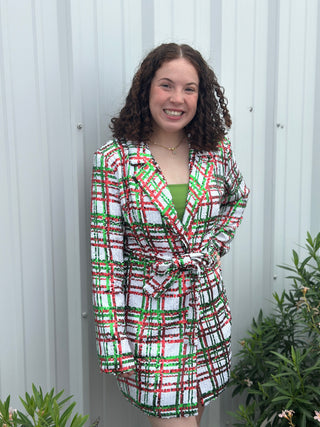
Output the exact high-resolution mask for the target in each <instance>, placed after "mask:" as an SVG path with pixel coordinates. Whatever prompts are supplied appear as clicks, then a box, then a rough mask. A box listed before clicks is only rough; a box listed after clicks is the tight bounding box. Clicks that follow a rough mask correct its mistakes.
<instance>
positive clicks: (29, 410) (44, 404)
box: [0, 384, 98, 427]
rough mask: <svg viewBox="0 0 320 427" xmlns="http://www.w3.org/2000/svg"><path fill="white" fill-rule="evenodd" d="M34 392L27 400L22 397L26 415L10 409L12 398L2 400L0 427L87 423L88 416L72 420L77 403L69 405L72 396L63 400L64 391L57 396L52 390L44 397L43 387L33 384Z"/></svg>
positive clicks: (76, 426) (77, 416)
mask: <svg viewBox="0 0 320 427" xmlns="http://www.w3.org/2000/svg"><path fill="white" fill-rule="evenodd" d="M32 391H33V394H32V395H31V396H30V395H29V394H28V393H26V394H25V399H22V398H21V397H20V400H21V403H22V404H23V406H24V409H25V411H26V412H25V413H24V412H21V411H19V410H15V409H12V408H10V396H8V398H7V399H6V400H5V401H4V402H3V401H1V400H0V427H16V426H23V427H55V426H57V427H65V426H67V425H68V426H70V427H82V426H83V425H84V424H85V423H86V421H87V419H88V415H85V416H82V415H79V414H77V413H76V414H75V415H74V416H73V418H72V419H71V417H72V411H73V409H74V407H75V405H76V403H75V402H73V403H71V404H70V403H69V400H70V399H71V396H69V397H67V398H65V399H62V395H63V390H62V391H60V392H59V393H58V394H56V395H55V394H54V389H52V390H51V391H50V392H49V393H46V394H45V395H44V394H43V392H42V389H41V387H39V389H37V388H36V387H35V386H34V384H32ZM67 403H68V406H67V407H66V408H65V405H66V404H67ZM97 424H98V423H97V422H95V423H94V424H93V425H97ZM93 425H92V426H91V427H93Z"/></svg>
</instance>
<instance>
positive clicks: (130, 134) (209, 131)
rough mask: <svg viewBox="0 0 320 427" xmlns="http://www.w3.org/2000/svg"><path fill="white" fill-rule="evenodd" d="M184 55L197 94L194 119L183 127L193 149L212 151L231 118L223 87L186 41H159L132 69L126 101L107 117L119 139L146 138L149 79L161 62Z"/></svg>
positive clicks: (148, 133) (149, 121)
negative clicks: (194, 77) (196, 83)
mask: <svg viewBox="0 0 320 427" xmlns="http://www.w3.org/2000/svg"><path fill="white" fill-rule="evenodd" d="M178 58H185V59H186V60H188V61H189V62H190V63H191V64H192V65H193V66H194V67H195V69H196V71H197V73H198V76H199V96H198V104H197V111H196V114H195V116H194V118H193V119H192V120H191V122H190V123H188V125H187V126H186V127H185V132H186V134H187V135H188V140H189V142H190V145H191V146H192V147H193V148H195V149H197V150H216V148H217V145H218V142H219V141H221V140H222V139H224V138H225V136H226V134H227V131H228V129H229V128H230V126H231V123H232V122H231V117H230V114H229V111H228V108H227V103H228V102H227V100H226V98H225V97H224V89H223V88H222V87H221V86H220V85H219V83H218V81H217V78H216V75H215V74H214V72H213V70H212V69H211V68H210V67H209V65H208V64H207V63H206V61H205V60H204V59H203V58H202V56H201V54H200V52H198V51H197V50H195V49H193V48H192V47H190V46H189V45H187V44H181V45H178V44H176V43H168V44H161V45H160V46H158V47H156V48H155V49H153V50H152V51H151V52H150V53H149V54H148V55H147V56H146V57H145V59H144V60H143V61H142V63H141V65H140V68H139V69H138V71H137V72H136V74H135V76H134V78H133V81H132V85H131V88H130V90H129V93H128V96H127V98H126V103H125V105H124V107H123V108H122V110H121V111H120V113H119V115H118V117H113V118H112V119H111V124H110V129H111V130H112V134H113V136H114V137H115V138H117V139H118V140H119V141H120V142H121V141H122V142H124V141H126V140H131V141H134V142H139V141H148V140H149V138H150V137H151V135H152V132H153V128H152V123H153V121H152V116H151V113H150V109H149V93H150V86H151V81H152V79H153V77H154V75H155V73H156V71H157V70H158V69H159V68H160V67H161V65H162V64H163V63H164V62H168V61H171V60H173V59H178Z"/></svg>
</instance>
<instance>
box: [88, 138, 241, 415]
mask: <svg viewBox="0 0 320 427" xmlns="http://www.w3.org/2000/svg"><path fill="white" fill-rule="evenodd" d="M189 166H190V176H189V191H188V195H187V202H186V208H185V212H184V216H183V220H182V221H180V220H179V219H178V216H177V212H176V210H175V207H174V205H173V203H172V197H171V194H170V191H169V189H168V186H167V184H166V181H165V178H164V177H163V175H162V173H161V171H160V169H159V166H158V165H157V163H156V162H155V160H154V159H153V157H152V155H151V152H150V151H149V149H148V147H147V146H146V145H145V144H143V143H141V144H134V143H131V142H126V143H119V142H117V141H110V142H108V143H107V144H106V145H104V146H103V147H102V148H101V149H100V150H99V151H97V152H96V153H95V156H94V166H93V178H92V201H91V207H92V216H91V256H92V278H93V309H94V317H95V325H96V343H97V351H98V357H99V360H100V368H101V370H102V371H103V372H110V373H115V374H117V379H118V384H119V387H120V389H121V391H122V393H123V394H124V395H125V397H126V398H127V399H128V400H129V401H130V402H131V403H133V404H134V405H136V406H138V407H139V408H140V409H141V410H142V411H144V412H145V413H146V414H148V415H153V416H157V417H163V418H165V417H168V418H169V417H180V416H190V415H196V414H197V404H198V399H201V402H202V404H207V403H208V402H209V401H211V400H212V399H214V398H215V397H216V396H218V395H219V393H220V392H221V391H222V390H223V389H224V387H225V385H226V383H227V381H228V378H229V370H230V354H231V352H230V329H231V316H230V311H229V306H228V302H227V298H226V294H225V290H224V286H223V284H222V277H221V271H220V267H219V266H218V262H217V254H219V255H220V256H222V255H224V254H225V253H226V252H227V251H228V249H229V244H230V241H231V239H232V238H233V236H234V233H235V231H236V229H237V227H238V226H239V224H240V221H241V219H242V214H243V210H244V208H245V206H246V201H247V197H248V194H249V190H248V189H247V187H246V186H245V183H244V181H243V178H242V176H241V174H240V172H239V170H238V168H237V165H236V163H235V160H234V158H233V155H232V151H231V146H230V143H229V142H228V141H227V140H224V141H222V142H221V143H219V147H218V150H217V151H216V152H209V151H202V152H198V151H195V150H193V149H191V150H190V158H189ZM127 370H134V371H135V373H134V375H132V376H130V377H129V378H125V377H123V376H122V375H121V372H123V371H127Z"/></svg>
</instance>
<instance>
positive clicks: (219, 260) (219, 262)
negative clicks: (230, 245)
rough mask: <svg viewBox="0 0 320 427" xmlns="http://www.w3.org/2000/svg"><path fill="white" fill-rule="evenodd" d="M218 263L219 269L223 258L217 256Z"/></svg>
mask: <svg viewBox="0 0 320 427" xmlns="http://www.w3.org/2000/svg"><path fill="white" fill-rule="evenodd" d="M217 263H218V267H221V257H220V255H219V254H217Z"/></svg>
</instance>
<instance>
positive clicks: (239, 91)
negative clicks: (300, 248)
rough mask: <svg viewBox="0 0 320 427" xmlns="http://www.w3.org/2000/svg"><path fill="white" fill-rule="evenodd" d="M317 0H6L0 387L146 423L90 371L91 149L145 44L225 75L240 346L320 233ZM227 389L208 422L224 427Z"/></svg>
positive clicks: (233, 294) (102, 136) (113, 419)
mask: <svg viewBox="0 0 320 427" xmlns="http://www.w3.org/2000/svg"><path fill="white" fill-rule="evenodd" d="M319 9H320V2H319V0H308V1H301V0H299V1H298V0H280V1H278V0H238V1H237V0H224V1H222V0H212V1H210V0H117V1H114V0H113V1H110V0H95V1H92V0H70V1H68V2H66V1H64V0H56V1H54V0H51V1H50V0H48V1H42V0H23V1H21V0H0V97H1V98H0V160H1V166H0V180H1V181H0V184H1V207H2V209H1V221H0V236H1V239H0V251H1V252H0V269H1V270H0V272H1V298H0V313H1V322H0V324H1V330H0V336H1V358H0V361H1V370H0V395H1V398H4V397H6V396H7V395H8V394H9V393H10V394H11V395H12V397H13V404H15V405H18V399H17V398H16V396H17V394H22V393H24V391H25V390H30V388H31V383H32V382H35V383H36V384H41V385H42V386H43V388H44V389H48V388H51V387H53V386H55V387H56V388H58V389H60V388H64V389H65V390H66V391H67V392H68V393H72V394H74V396H75V398H76V400H77V402H78V406H77V407H78V410H80V411H84V412H86V413H89V412H90V414H91V417H92V419H94V418H96V417H97V416H101V419H102V421H101V424H100V425H103V426H105V427H108V426H110V427H111V426H114V427H122V426H132V427H143V426H147V425H148V424H147V421H146V420H145V419H144V418H143V417H142V416H141V414H140V413H139V412H137V411H136V410H135V409H132V408H131V407H130V406H129V404H127V403H126V402H124V400H122V398H120V395H119V392H118V390H117V388H116V385H115V381H114V378H113V377H111V376H106V375H101V374H100V373H99V372H98V370H97V361H96V357H95V345H94V337H93V328H92V317H91V312H90V297H89V293H90V273H89V263H88V259H89V246H88V242H89V235H88V215H89V190H90V175H91V164H92V153H93V152H94V151H95V149H96V148H97V147H99V146H100V145H102V144H103V142H104V141H105V140H106V139H108V138H109V137H110V132H109V130H108V127H107V124H108V121H109V119H110V117H112V115H113V114H114V113H115V112H117V111H118V109H119V108H120V106H121V104H122V101H123V99H124V96H125V94H126V91H127V90H128V87H129V85H130V81H131V78H132V76H133V73H134V71H135V70H136V68H137V66H138V64H139V62H140V60H141V58H142V56H143V55H144V54H145V53H146V52H147V51H148V50H149V49H151V48H152V47H153V46H154V45H156V44H159V43H161V42H168V41H177V42H187V43H190V44H192V45H193V46H194V47H196V48H198V49H199V50H200V51H201V52H202V53H203V55H204V56H205V58H206V59H208V61H209V63H210V64H211V65H212V66H213V67H214V68H215V70H216V72H217V74H218V76H219V79H220V82H221V83H222V84H223V85H224V86H225V89H226V94H227V97H228V99H229V105H230V109H231V112H232V116H233V121H234V126H233V129H232V132H231V135H230V137H231V140H232V142H233V146H234V148H235V152H236V157H237V160H238V163H239V166H240V168H241V170H242V171H243V173H244V175H245V177H246V181H247V183H248V185H249V187H250V188H251V190H252V193H251V199H250V203H249V207H248V209H247V212H246V216H245V220H244V222H243V225H242V227H241V229H240V230H239V233H238V236H237V238H236V240H235V242H234V245H233V250H232V253H231V254H230V255H228V256H227V257H226V259H225V260H224V262H223V268H224V277H225V283H226V287H227V289H228V292H229V297H230V300H231V306H232V311H233V330H234V349H235V350H236V349H237V344H236V342H237V340H238V339H239V338H240V337H242V336H243V335H244V334H245V330H246V328H247V327H248V325H249V322H250V320H251V318H252V316H253V315H256V313H257V312H258V310H259V308H260V307H264V308H267V307H268V302H267V299H268V298H270V296H271V294H272V292H273V291H274V290H278V289H281V288H282V287H283V286H284V281H283V273H282V271H281V270H280V269H278V268H277V267H276V265H277V264H282V263H284V262H288V261H289V260H290V254H291V249H292V248H293V247H294V246H295V244H297V243H303V241H304V239H305V235H306V231H307V230H311V231H312V232H314V233H315V232H317V231H319V230H320V219H319V209H320V192H319V182H320V172H319V171H320V169H319V167H318V163H319V160H320V127H319V126H320V125H319V112H320V111H319V110H320V100H319V91H320V42H319V40H320V11H319ZM231 407H232V402H231V398H230V391H227V392H226V393H225V394H224V395H223V396H222V397H221V398H220V399H219V400H218V401H217V402H215V403H214V404H213V405H211V406H210V407H209V408H208V410H207V411H206V413H205V415H204V419H203V426H205V427H209V426H210V427H211V426H225V425H230V423H231V421H230V417H229V416H228V415H227V414H226V411H227V410H228V409H231Z"/></svg>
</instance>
